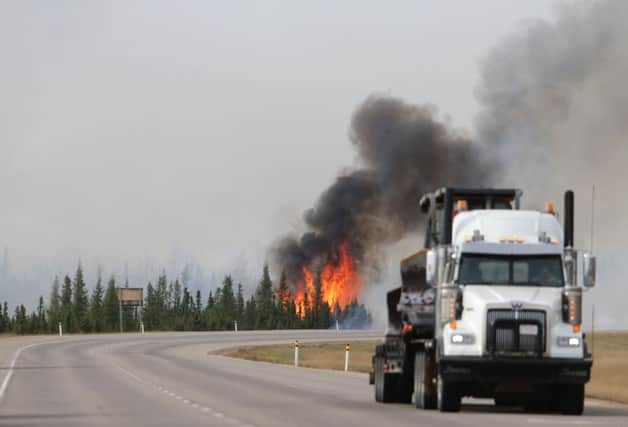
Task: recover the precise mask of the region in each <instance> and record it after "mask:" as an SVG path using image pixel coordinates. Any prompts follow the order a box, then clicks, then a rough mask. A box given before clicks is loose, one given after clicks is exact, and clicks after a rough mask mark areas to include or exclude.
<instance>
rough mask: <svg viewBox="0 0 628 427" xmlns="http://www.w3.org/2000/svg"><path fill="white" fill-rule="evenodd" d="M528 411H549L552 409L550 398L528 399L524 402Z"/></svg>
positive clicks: (524, 407) (524, 406)
mask: <svg viewBox="0 0 628 427" xmlns="http://www.w3.org/2000/svg"><path fill="white" fill-rule="evenodd" d="M523 409H524V410H525V411H526V412H549V411H550V410H551V409H552V402H551V401H550V400H528V401H526V402H524V403H523Z"/></svg>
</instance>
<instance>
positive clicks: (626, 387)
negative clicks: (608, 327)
mask: <svg viewBox="0 0 628 427" xmlns="http://www.w3.org/2000/svg"><path fill="white" fill-rule="evenodd" d="M591 338H592V337H591V335H590V334H589V335H588V341H589V346H591V344H593V345H594V347H593V372H592V373H591V382H590V383H589V384H587V388H586V390H587V395H589V396H592V397H597V398H600V399H607V400H614V401H617V402H624V403H628V333H626V332H604V333H596V334H595V336H594V337H593V338H594V339H593V340H592V339H591Z"/></svg>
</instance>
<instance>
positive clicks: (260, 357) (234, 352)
mask: <svg viewBox="0 0 628 427" xmlns="http://www.w3.org/2000/svg"><path fill="white" fill-rule="evenodd" d="M377 342H378V341H357V342H351V343H350V344H351V351H350V353H349V354H350V356H349V369H350V370H351V371H357V372H369V371H370V370H371V357H372V356H373V353H374V352H375V345H376V344H377ZM221 354H223V355H225V356H229V357H238V358H240V359H247V360H255V361H262V362H271V363H281V364H285V365H292V364H294V345H293V344H292V343H291V344H282V345H264V346H258V347H241V348H235V349H229V350H225V351H222V352H221ZM344 363H345V343H341V342H337V343H325V344H303V343H301V345H300V347H299V366H303V367H307V368H321V369H336V370H343V369H344Z"/></svg>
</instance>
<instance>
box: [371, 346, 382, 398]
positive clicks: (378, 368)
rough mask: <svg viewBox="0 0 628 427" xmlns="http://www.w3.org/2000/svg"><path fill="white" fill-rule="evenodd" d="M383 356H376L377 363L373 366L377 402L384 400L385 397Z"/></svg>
mask: <svg viewBox="0 0 628 427" xmlns="http://www.w3.org/2000/svg"><path fill="white" fill-rule="evenodd" d="M381 362H382V358H381V357H377V356H376V357H375V363H374V365H375V366H373V384H374V385H375V387H373V388H374V389H375V401H376V402H382V401H383V398H382V378H381V377H382V375H383V369H382V363H381Z"/></svg>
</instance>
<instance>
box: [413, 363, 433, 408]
mask: <svg viewBox="0 0 628 427" xmlns="http://www.w3.org/2000/svg"><path fill="white" fill-rule="evenodd" d="M433 380H434V373H433V360H432V358H431V357H430V355H429V354H426V353H425V352H423V351H419V352H417V353H416V355H415V356H414V405H415V406H416V408H417V409H435V408H436V404H437V402H436V400H437V396H436V390H434V381H433Z"/></svg>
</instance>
